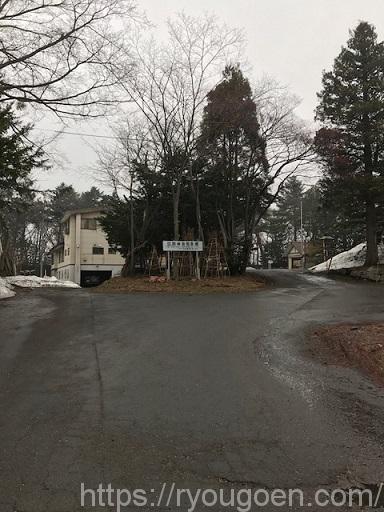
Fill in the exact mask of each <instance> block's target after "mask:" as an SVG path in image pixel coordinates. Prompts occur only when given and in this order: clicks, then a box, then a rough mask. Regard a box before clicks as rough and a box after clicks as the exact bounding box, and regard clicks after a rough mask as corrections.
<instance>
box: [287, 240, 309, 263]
mask: <svg viewBox="0 0 384 512" xmlns="http://www.w3.org/2000/svg"><path fill="white" fill-rule="evenodd" d="M304 253H305V249H304V250H303V244H302V242H291V243H290V244H289V246H288V269H289V270H295V269H298V268H302V266H303V258H304Z"/></svg>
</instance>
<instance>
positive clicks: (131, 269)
mask: <svg viewBox="0 0 384 512" xmlns="http://www.w3.org/2000/svg"><path fill="white" fill-rule="evenodd" d="M129 203H130V224H131V233H130V238H131V257H130V261H129V273H130V274H131V276H132V275H133V274H134V273H135V225H134V222H135V218H134V206H133V178H131V187H130V191H129Z"/></svg>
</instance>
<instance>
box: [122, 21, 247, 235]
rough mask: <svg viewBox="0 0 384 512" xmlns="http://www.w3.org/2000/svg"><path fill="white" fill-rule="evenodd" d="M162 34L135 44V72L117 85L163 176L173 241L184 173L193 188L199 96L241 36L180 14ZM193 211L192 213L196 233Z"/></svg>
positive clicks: (177, 230) (234, 51)
mask: <svg viewBox="0 0 384 512" xmlns="http://www.w3.org/2000/svg"><path fill="white" fill-rule="evenodd" d="M168 32H169V40H168V42H167V44H166V45H163V46H158V45H157V44H156V43H155V40H154V39H151V40H150V41H148V40H146V41H138V42H137V43H136V59H135V60H136V62H137V63H138V64H137V66H138V67H137V69H136V71H137V72H136V73H135V74H134V75H131V76H130V77H129V79H128V80H127V81H125V82H124V83H122V84H121V85H122V87H123V88H124V90H125V91H126V93H127V95H128V97H129V98H130V99H131V100H132V101H133V102H134V103H135V105H136V106H137V108H138V110H139V111H140V112H141V115H142V116H143V119H144V120H145V123H146V124H147V126H148V134H149V137H150V138H151V140H152V142H153V146H154V148H156V150H157V153H158V156H159V161H161V165H162V167H163V171H164V172H165V173H166V174H167V175H168V176H169V181H170V184H171V187H172V200H173V225H174V238H175V240H178V239H179V237H180V220H179V209H180V192H181V186H182V183H183V180H185V179H187V178H188V176H189V177H190V181H191V185H192V190H193V192H194V193H195V194H196V193H197V190H198V187H196V184H195V183H194V177H193V175H192V165H191V158H192V156H193V153H194V151H195V149H196V142H197V137H198V131H199V124H200V121H201V114H202V110H203V106H204V102H205V98H206V95H207V93H208V91H209V90H210V88H211V87H212V86H213V85H214V84H215V83H216V82H217V80H218V77H220V72H221V70H222V68H223V66H224V64H225V63H226V61H227V60H228V59H229V58H230V57H234V55H236V56H237V52H238V49H239V46H240V45H241V43H242V34H241V32H239V31H238V30H234V29H229V28H228V27H226V26H224V25H220V24H219V23H218V22H217V21H216V20H215V18H214V17H212V16H205V17H202V18H193V17H189V16H186V15H185V14H179V15H178V16H177V17H176V19H174V20H171V21H169V22H168ZM196 204H197V205H198V197H196ZM197 210H198V209H197ZM199 215H200V213H199V211H197V219H198V226H199V232H200V233H201V232H202V230H201V224H200V220H199ZM200 233H199V234H200Z"/></svg>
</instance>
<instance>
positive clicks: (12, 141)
mask: <svg viewBox="0 0 384 512" xmlns="http://www.w3.org/2000/svg"><path fill="white" fill-rule="evenodd" d="M30 130H31V126H29V125H24V124H22V123H21V122H20V120H19V119H18V118H17V117H16V115H15V113H14V112H13V110H12V107H11V106H8V107H6V108H3V109H0V275H4V274H8V273H9V272H11V271H12V270H13V268H14V261H13V258H14V245H15V240H14V239H12V237H11V236H10V233H11V231H12V232H13V233H15V230H14V229H13V228H14V224H15V218H16V217H17V214H18V212H20V211H21V210H22V209H23V208H24V207H25V204H26V203H28V202H30V201H31V200H32V196H33V193H32V185H33V180H32V177H31V172H32V170H33V169H35V168H37V167H41V166H43V165H44V164H45V162H44V160H43V152H42V150H41V148H39V147H36V146H34V145H33V144H31V143H30V142H29V139H28V134H29V132H30Z"/></svg>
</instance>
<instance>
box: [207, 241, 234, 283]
mask: <svg viewBox="0 0 384 512" xmlns="http://www.w3.org/2000/svg"><path fill="white" fill-rule="evenodd" d="M204 263H205V264H204V274H203V275H204V277H205V278H206V277H225V276H227V275H229V269H228V265H227V259H226V257H225V251H224V247H223V244H222V243H221V242H220V241H219V238H218V236H217V235H212V236H211V238H210V239H209V241H208V245H207V249H206V256H205V262H204Z"/></svg>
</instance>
